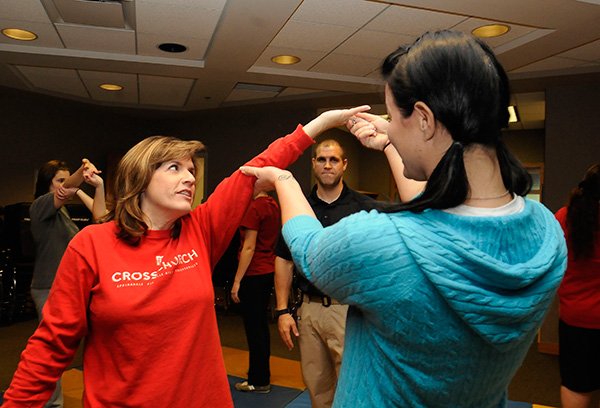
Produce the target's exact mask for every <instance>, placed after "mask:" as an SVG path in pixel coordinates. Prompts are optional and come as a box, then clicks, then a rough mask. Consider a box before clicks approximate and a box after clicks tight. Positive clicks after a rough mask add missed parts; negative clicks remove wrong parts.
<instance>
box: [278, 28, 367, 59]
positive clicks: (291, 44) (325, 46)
mask: <svg viewBox="0 0 600 408" xmlns="http://www.w3.org/2000/svg"><path fill="white" fill-rule="evenodd" d="M354 31H355V29H354V28H352V27H344V26H334V25H328V24H320V23H309V22H304V21H290V22H288V23H287V24H286V25H285V26H284V27H283V28H282V29H281V31H280V32H279V33H278V34H277V36H276V37H275V38H274V39H273V41H272V42H271V44H270V45H271V46H273V47H286V48H297V49H300V50H310V51H325V52H328V51H330V50H332V49H334V48H335V47H337V46H338V45H339V44H341V43H342V42H343V41H344V40H345V39H346V38H348V37H349V36H350V35H352V34H353V33H354Z"/></svg>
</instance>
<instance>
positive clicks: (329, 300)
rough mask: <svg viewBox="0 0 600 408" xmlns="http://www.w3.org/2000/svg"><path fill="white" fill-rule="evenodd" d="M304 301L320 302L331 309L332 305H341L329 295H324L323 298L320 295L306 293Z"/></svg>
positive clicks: (303, 297)
mask: <svg viewBox="0 0 600 408" xmlns="http://www.w3.org/2000/svg"><path fill="white" fill-rule="evenodd" d="M302 301H303V302H306V303H312V302H319V303H320V304H322V305H323V306H324V307H329V306H331V305H339V304H341V303H340V302H338V301H337V300H335V299H332V298H331V297H329V296H327V295H323V296H320V295H309V294H308V293H304V294H303V296H302Z"/></svg>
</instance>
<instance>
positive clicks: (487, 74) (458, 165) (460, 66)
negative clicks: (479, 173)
mask: <svg viewBox="0 0 600 408" xmlns="http://www.w3.org/2000/svg"><path fill="white" fill-rule="evenodd" d="M381 72H382V74H383V76H384V78H385V80H386V82H387V85H388V87H389V89H390V91H391V93H392V95H393V99H394V100H393V103H394V104H395V105H396V106H397V107H398V109H399V110H400V114H401V115H403V116H404V117H408V116H410V115H411V114H412V112H413V110H414V105H415V103H416V102H418V101H422V102H424V103H425V104H426V105H427V106H428V107H429V108H430V109H431V111H432V112H433V114H434V116H435V119H436V121H439V122H440V123H441V124H442V125H443V126H444V127H445V128H446V129H447V130H448V132H449V133H450V135H451V136H452V138H453V139H454V143H453V144H452V146H450V148H449V149H448V150H447V151H446V153H445V154H444V156H443V157H442V159H441V160H440V162H439V163H438V165H437V166H436V167H435V169H434V170H433V172H432V174H431V175H430V176H429V179H428V180H427V185H426V187H425V191H423V193H422V194H421V195H420V196H418V197H417V198H415V199H414V200H413V201H411V202H409V203H402V204H397V205H392V206H389V207H386V208H385V209H383V211H389V212H391V211H404V210H409V211H415V212H420V211H423V210H425V209H427V208H435V209H444V208H452V207H456V206H457V205H460V204H462V203H463V202H464V201H465V200H466V199H467V195H468V194H469V182H468V179H467V175H466V171H465V167H464V161H463V153H464V151H465V150H468V149H469V147H470V146H472V145H475V144H477V145H482V146H487V147H490V148H494V149H496V152H497V153H496V154H497V156H498V163H499V165H500V170H501V174H502V179H503V182H504V185H505V186H506V188H507V190H508V191H509V192H510V193H515V194H518V195H521V196H524V195H526V194H527V193H528V192H529V190H530V188H531V177H530V176H529V174H528V173H527V171H526V170H525V169H524V168H523V166H522V165H521V164H520V163H519V161H518V160H517V159H516V158H515V157H514V156H513V155H512V154H511V153H510V152H509V151H508V150H507V149H506V146H505V145H504V143H503V142H502V140H501V133H502V128H503V127H506V126H507V124H508V102H509V98H510V90H509V86H508V85H509V84H508V76H507V75H506V72H505V71H504V69H503V68H502V66H501V65H500V63H499V62H498V60H497V59H496V56H495V55H494V53H493V52H492V50H491V49H490V48H489V46H487V45H486V44H485V43H484V42H483V41H481V40H478V39H476V38H474V37H472V36H469V35H467V34H464V33H461V32H457V31H448V30H442V31H436V32H428V33H425V34H423V35H422V36H421V37H419V38H418V39H417V40H416V41H415V42H414V43H413V44H412V45H410V46H402V47H400V48H398V50H396V51H395V52H393V53H392V54H390V55H389V56H388V57H387V58H386V60H385V61H384V63H383V65H382V69H381Z"/></svg>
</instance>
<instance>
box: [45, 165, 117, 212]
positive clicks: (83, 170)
mask: <svg viewBox="0 0 600 408" xmlns="http://www.w3.org/2000/svg"><path fill="white" fill-rule="evenodd" d="M98 174H100V171H98V170H97V169H96V166H94V165H93V164H92V162H90V161H89V160H88V159H82V160H81V166H80V167H79V168H78V169H77V170H76V171H75V172H74V173H73V174H71V175H70V176H69V177H68V178H67V179H66V180H65V182H64V183H63V184H62V186H61V187H60V188H59V189H57V190H56V192H55V193H54V207H55V208H60V207H62V206H63V205H64V204H65V203H66V202H67V201H69V200H70V199H71V198H72V197H73V196H74V195H77V196H78V197H79V198H80V199H81V201H82V202H83V204H84V205H85V206H86V207H87V208H88V209H89V210H90V211H92V199H91V198H90V196H88V195H87V194H85V193H84V192H83V191H81V190H79V186H80V185H81V183H83V182H84V181H85V180H86V177H90V175H91V176H93V175H98ZM103 188H104V187H103ZM102 194H103V195H104V189H103V190H102ZM105 209H106V207H105Z"/></svg>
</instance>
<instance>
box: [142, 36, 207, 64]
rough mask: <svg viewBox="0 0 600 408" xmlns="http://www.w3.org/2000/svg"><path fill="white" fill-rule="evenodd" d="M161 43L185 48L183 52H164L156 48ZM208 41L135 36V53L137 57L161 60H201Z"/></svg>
mask: <svg viewBox="0 0 600 408" xmlns="http://www.w3.org/2000/svg"><path fill="white" fill-rule="evenodd" d="M162 43H176V44H181V45H184V46H186V47H187V50H186V51H184V52H175V53H170V52H165V51H162V50H160V49H159V48H158V46H159V45H160V44H162ZM208 44H209V40H203V39H200V38H191V37H180V36H177V35H170V34H168V35H165V34H146V33H138V34H137V52H138V54H139V55H146V56H153V57H163V58H178V59H190V60H201V59H203V58H204V55H205V53H206V50H207V48H208Z"/></svg>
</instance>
